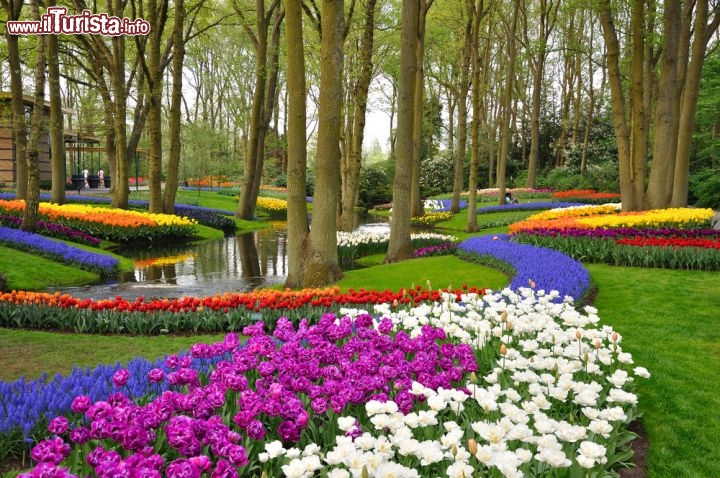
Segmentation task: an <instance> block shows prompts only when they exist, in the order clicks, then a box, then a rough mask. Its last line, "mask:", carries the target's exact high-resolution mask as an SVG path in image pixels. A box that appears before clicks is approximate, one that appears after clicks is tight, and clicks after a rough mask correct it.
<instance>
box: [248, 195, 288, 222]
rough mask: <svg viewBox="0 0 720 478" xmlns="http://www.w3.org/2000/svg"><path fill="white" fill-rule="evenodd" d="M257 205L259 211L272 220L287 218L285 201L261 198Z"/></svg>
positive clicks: (258, 199)
mask: <svg viewBox="0 0 720 478" xmlns="http://www.w3.org/2000/svg"><path fill="white" fill-rule="evenodd" d="M255 205H256V207H257V209H258V210H259V211H261V212H262V213H264V214H266V215H267V216H268V217H270V218H271V219H284V218H286V217H287V201H286V200H284V199H279V198H271V197H264V196H259V197H258V198H257V202H256V203H255Z"/></svg>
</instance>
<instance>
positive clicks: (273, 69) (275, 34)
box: [251, 9, 285, 213]
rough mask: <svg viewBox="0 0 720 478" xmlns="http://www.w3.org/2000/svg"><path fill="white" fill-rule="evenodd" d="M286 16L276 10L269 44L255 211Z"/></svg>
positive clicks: (255, 185)
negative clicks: (282, 28)
mask: <svg viewBox="0 0 720 478" xmlns="http://www.w3.org/2000/svg"><path fill="white" fill-rule="evenodd" d="M284 16H285V12H284V11H283V10H280V9H278V10H275V14H274V15H273V18H274V20H273V31H272V36H271V40H270V45H269V53H270V58H269V61H268V63H269V65H268V73H267V92H266V93H265V102H264V105H263V111H262V120H261V121H262V122H261V124H260V131H259V132H258V149H257V156H256V158H255V171H258V174H256V175H255V177H254V178H253V183H252V197H251V204H252V205H253V213H254V211H255V203H256V202H257V197H258V195H259V194H260V185H261V183H262V172H263V165H264V164H265V156H266V154H267V151H266V143H267V134H268V129H269V128H270V121H271V120H272V117H273V111H274V109H275V101H276V99H277V90H278V87H277V86H278V70H279V66H280V65H279V61H278V59H279V56H280V30H281V28H280V26H281V25H282V20H283V18H284Z"/></svg>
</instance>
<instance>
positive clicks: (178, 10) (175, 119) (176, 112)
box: [163, 0, 185, 214]
mask: <svg viewBox="0 0 720 478" xmlns="http://www.w3.org/2000/svg"><path fill="white" fill-rule="evenodd" d="M184 22H185V0H175V20H174V23H173V31H172V42H173V45H172V94H171V97H170V131H169V135H170V150H169V151H168V166H167V176H166V178H165V190H164V191H163V212H164V213H166V214H173V213H174V212H175V196H176V194H177V188H178V175H179V172H180V153H181V150H182V144H181V142H180V131H181V125H182V117H181V115H182V111H181V107H182V86H183V72H182V69H183V63H184V61H185V39H184V38H183V25H184Z"/></svg>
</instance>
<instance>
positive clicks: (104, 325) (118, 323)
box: [0, 286, 477, 335]
mask: <svg viewBox="0 0 720 478" xmlns="http://www.w3.org/2000/svg"><path fill="white" fill-rule="evenodd" d="M469 290H471V291H476V290H477V289H475V288H470V289H469ZM467 291H468V289H466V288H464V289H458V290H456V291H454V293H455V294H461V293H464V292H467ZM438 297H439V292H438V291H433V290H425V289H422V288H421V287H419V286H418V287H416V288H412V289H401V290H400V291H397V292H394V291H389V290H385V291H366V290H358V291H355V290H350V291H349V292H346V293H340V291H339V289H337V288H326V289H303V290H300V291H279V290H260V291H255V292H249V293H240V294H238V293H232V294H231V293H226V294H223V295H220V294H217V295H215V296H213V297H204V298H198V297H183V298H181V299H155V300H148V301H146V300H144V298H142V297H140V298H138V299H136V300H134V301H132V302H131V301H128V300H125V299H123V298H122V297H120V296H118V297H116V298H115V299H108V300H91V299H80V298H76V297H72V296H70V295H68V294H60V293H54V294H49V293H45V292H27V291H12V292H6V293H0V326H1V327H24V328H30V329H45V330H48V329H50V330H60V331H71V332H79V333H103V334H108V333H113V334H116V333H129V334H143V335H157V334H161V333H168V332H185V333H186V332H193V333H198V332H222V331H228V330H231V331H232V330H240V329H242V328H243V327H244V326H246V325H248V324H252V323H255V322H256V321H257V320H260V318H262V320H263V321H265V323H266V325H267V326H268V327H270V328H271V327H273V326H274V325H275V322H276V321H277V319H278V318H279V317H281V316H285V317H289V318H291V319H293V320H296V321H297V320H300V318H302V317H308V318H316V317H315V314H317V313H318V310H317V307H325V308H337V307H344V306H353V307H360V308H362V307H365V308H367V307H371V306H372V305H374V304H378V303H386V302H387V303H398V304H404V303H418V302H421V301H424V300H437V298H438ZM260 312H262V316H260V315H259V314H260Z"/></svg>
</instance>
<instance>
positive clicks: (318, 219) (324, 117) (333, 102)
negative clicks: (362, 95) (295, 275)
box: [303, 0, 345, 287]
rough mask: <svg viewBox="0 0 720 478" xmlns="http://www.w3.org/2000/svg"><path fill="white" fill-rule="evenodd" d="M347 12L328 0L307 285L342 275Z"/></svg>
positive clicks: (339, 3)
mask: <svg viewBox="0 0 720 478" xmlns="http://www.w3.org/2000/svg"><path fill="white" fill-rule="evenodd" d="M343 10H344V2H343V0H323V15H322V20H321V25H322V39H321V41H320V105H319V114H318V139H317V160H316V163H315V194H314V196H313V221H312V222H313V223H312V229H311V230H310V245H309V251H308V258H307V263H306V266H305V270H304V273H303V285H304V286H305V287H318V286H322V285H327V284H330V283H333V282H335V281H337V280H338V279H339V278H341V277H342V270H341V269H340V263H339V260H338V253H337V200H338V196H339V193H340V115H341V111H340V109H341V106H342V71H343V42H344V39H345V38H344V30H345V17H344V11H343Z"/></svg>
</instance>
